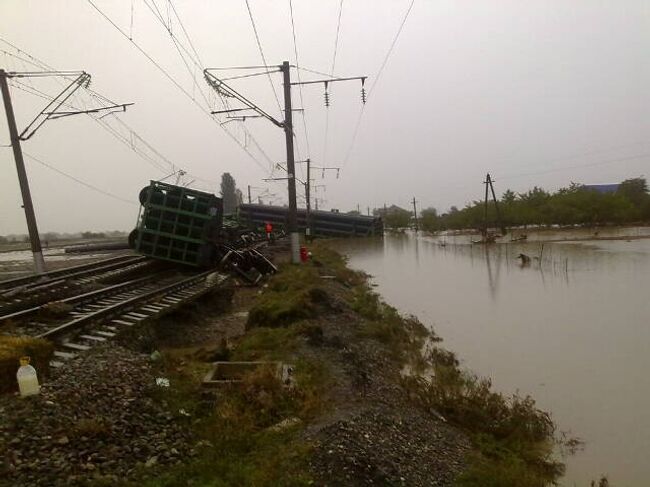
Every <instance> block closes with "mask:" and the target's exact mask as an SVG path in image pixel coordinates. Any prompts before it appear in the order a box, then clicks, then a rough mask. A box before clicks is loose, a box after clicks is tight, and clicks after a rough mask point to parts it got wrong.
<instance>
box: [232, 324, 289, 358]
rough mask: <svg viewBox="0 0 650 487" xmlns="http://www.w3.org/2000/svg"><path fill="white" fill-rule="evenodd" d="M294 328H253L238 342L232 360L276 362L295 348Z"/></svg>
mask: <svg viewBox="0 0 650 487" xmlns="http://www.w3.org/2000/svg"><path fill="white" fill-rule="evenodd" d="M297 337H298V333H297V329H296V327H294V326H292V327H288V328H253V329H251V330H249V331H248V332H247V333H246V335H244V336H243V337H242V338H241V339H240V340H239V341H238V342H237V346H236V347H235V349H234V350H233V352H232V360H233V361H237V360H278V359H281V358H283V357H286V355H287V353H290V352H291V351H292V350H294V349H295V347H296V339H297Z"/></svg>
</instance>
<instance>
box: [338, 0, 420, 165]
mask: <svg viewBox="0 0 650 487" xmlns="http://www.w3.org/2000/svg"><path fill="white" fill-rule="evenodd" d="M413 4H415V0H411V3H410V4H409V6H408V8H407V9H406V13H405V14H404V17H403V18H402V22H401V23H400V25H399V29H397V34H395V37H394V38H393V42H392V43H391V45H390V48H389V49H388V52H387V53H386V56H384V60H383V61H382V63H381V66H380V67H379V71H377V75H376V76H375V79H374V81H373V83H372V85H370V88H369V89H368V97H370V95H371V94H372V91H373V90H374V88H375V86H377V83H378V82H379V78H380V77H381V74H382V73H383V72H384V69H385V68H386V64H387V63H388V59H389V58H390V55H391V54H392V52H393V50H394V49H395V46H396V45H397V40H398V39H399V36H400V34H401V33H402V30H403V29H404V25H405V24H406V20H407V19H408V17H409V14H410V13H411V10H412V9H413ZM365 109H366V105H365V104H364V105H363V106H362V107H361V110H360V111H359V116H358V117H357V122H356V124H355V126H354V132H353V134H352V141H351V142H350V145H349V147H348V150H347V152H346V154H345V158H344V159H343V164H342V166H343V167H344V166H345V165H346V164H347V162H348V159H349V158H350V155H351V154H352V149H353V147H354V144H355V142H356V140H357V135H358V133H359V127H360V126H361V119H362V118H363V114H364V112H365Z"/></svg>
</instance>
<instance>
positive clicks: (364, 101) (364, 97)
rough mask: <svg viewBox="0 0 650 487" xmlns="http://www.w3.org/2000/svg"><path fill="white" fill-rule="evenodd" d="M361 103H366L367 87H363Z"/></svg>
mask: <svg viewBox="0 0 650 487" xmlns="http://www.w3.org/2000/svg"><path fill="white" fill-rule="evenodd" d="M361 103H363V104H364V105H365V104H366V89H365V88H361Z"/></svg>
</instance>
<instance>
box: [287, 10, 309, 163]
mask: <svg viewBox="0 0 650 487" xmlns="http://www.w3.org/2000/svg"><path fill="white" fill-rule="evenodd" d="M289 13H290V15H291V32H292V34H293V52H294V55H295V58H296V74H297V76H298V82H299V83H302V79H301V78H300V67H299V66H300V65H299V63H298V41H297V40H296V24H295V21H294V17H293V2H292V0H289ZM298 87H299V90H298V94H299V95H300V106H301V107H303V108H305V102H304V100H303V97H302V85H298ZM300 113H301V115H302V117H301V118H302V126H303V130H304V131H305V148H306V149H307V159H309V158H310V157H311V156H310V154H311V149H310V147H309V132H308V131H307V121H306V120H305V119H306V116H305V110H303V111H302V112H300ZM300 168H301V169H302V166H300Z"/></svg>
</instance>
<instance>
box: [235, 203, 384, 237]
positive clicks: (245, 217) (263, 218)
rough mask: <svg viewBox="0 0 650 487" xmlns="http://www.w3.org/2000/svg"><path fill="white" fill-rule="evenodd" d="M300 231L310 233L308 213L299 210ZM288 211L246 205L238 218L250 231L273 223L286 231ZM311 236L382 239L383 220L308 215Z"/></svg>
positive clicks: (325, 213)
mask: <svg viewBox="0 0 650 487" xmlns="http://www.w3.org/2000/svg"><path fill="white" fill-rule="evenodd" d="M297 214H298V222H297V223H298V229H299V230H300V231H301V232H305V231H306V229H307V211H306V210H305V209H302V208H298V211H297ZM288 215H289V209H288V208H286V207H283V206H269V205H253V204H248V205H246V204H243V205H240V206H239V218H240V220H241V221H242V222H244V223H247V224H248V226H250V227H251V228H255V227H260V226H264V224H265V223H267V222H268V223H272V224H273V225H274V226H275V227H276V228H278V227H281V228H286V225H287V218H288ZM309 227H310V233H311V235H313V236H315V237H371V236H381V235H383V233H384V225H383V222H382V219H381V217H377V216H364V215H350V214H345V213H335V212H331V211H318V210H316V211H314V210H312V211H311V212H310V215H309Z"/></svg>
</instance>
